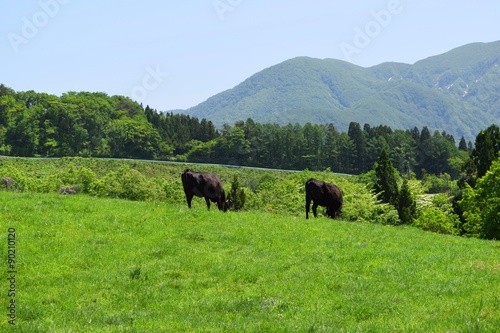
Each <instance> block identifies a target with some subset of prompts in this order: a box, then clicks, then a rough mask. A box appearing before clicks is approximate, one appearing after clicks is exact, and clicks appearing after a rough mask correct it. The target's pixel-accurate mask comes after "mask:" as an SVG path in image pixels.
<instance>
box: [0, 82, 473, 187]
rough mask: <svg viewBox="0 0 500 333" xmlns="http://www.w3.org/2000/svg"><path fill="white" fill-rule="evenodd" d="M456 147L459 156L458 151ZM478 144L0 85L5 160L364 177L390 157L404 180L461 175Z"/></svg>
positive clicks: (441, 135)
mask: <svg viewBox="0 0 500 333" xmlns="http://www.w3.org/2000/svg"><path fill="white" fill-rule="evenodd" d="M457 143H458V146H457ZM472 148H473V145H472V143H470V142H469V143H466V142H465V140H464V139H463V138H461V140H460V141H459V142H457V141H456V140H455V138H454V137H453V136H451V135H449V134H447V133H446V132H437V131H436V132H434V133H431V132H430V131H429V130H428V128H427V127H424V128H422V129H419V128H416V127H415V128H413V129H408V130H400V129H396V130H393V129H391V128H390V127H388V126H376V127H371V126H369V125H367V124H365V125H364V126H361V125H360V124H359V123H355V122H352V123H350V125H349V130H348V132H347V133H346V132H340V131H339V130H337V129H336V127H335V124H325V125H318V124H310V123H307V124H305V125H299V124H288V125H277V124H259V123H255V122H254V121H252V119H247V120H246V121H238V122H236V123H235V124H233V125H228V124H226V125H224V126H223V128H222V129H217V128H216V127H215V126H214V124H213V123H212V122H211V121H208V120H206V119H202V120H199V119H198V118H195V117H191V116H188V115H183V114H171V113H167V114H164V113H159V112H157V111H156V110H153V109H151V108H150V107H148V106H146V107H145V108H144V107H143V106H141V105H139V104H137V103H136V102H134V101H132V100H130V99H129V98H127V97H123V96H108V95H106V94H105V93H89V92H78V93H77V92H68V93H65V94H63V95H62V96H60V97H58V96H54V95H49V94H45V93H37V92H34V91H27V92H16V91H14V90H12V89H10V88H8V87H6V86H4V85H0V154H3V155H10V156H43V157H57V156H84V157H118V158H137V159H161V160H177V161H187V162H207V163H221V164H236V165H245V166H257V167H269V168H279V169H297V170H302V169H306V168H307V169H310V170H325V169H330V170H332V171H334V172H340V173H349V174H360V173H364V172H367V171H369V170H371V169H373V166H374V163H375V162H376V161H377V159H378V157H379V155H380V153H381V151H382V150H386V151H387V152H388V153H389V156H390V158H391V159H392V161H393V163H394V166H395V167H396V168H397V169H398V170H399V172H400V173H401V174H408V175H411V174H415V175H416V176H417V177H420V176H422V175H424V174H425V173H428V174H436V175H439V174H445V173H446V174H449V175H450V176H451V177H452V178H457V177H458V176H459V175H460V172H461V168H462V165H463V164H464V162H465V161H466V160H467V158H468V156H469V153H470V152H471V151H472Z"/></svg>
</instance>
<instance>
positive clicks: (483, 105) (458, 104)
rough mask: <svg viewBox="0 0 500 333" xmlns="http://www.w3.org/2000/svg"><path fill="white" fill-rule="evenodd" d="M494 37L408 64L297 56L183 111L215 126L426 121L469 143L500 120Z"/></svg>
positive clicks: (498, 51)
mask: <svg viewBox="0 0 500 333" xmlns="http://www.w3.org/2000/svg"><path fill="white" fill-rule="evenodd" d="M499 65H500V41H497V42H491V43H472V44H467V45H464V46H461V47H458V48H455V49H452V50H450V51H448V52H446V53H443V54H441V55H435V56H431V57H428V58H426V59H422V60H419V61H417V62H415V63H414V64H404V63H397V62H386V63H382V64H379V65H375V66H371V67H361V66H357V65H354V64H351V63H348V62H345V61H342V60H337V59H317V58H311V57H304V56H301V57H296V58H292V59H288V60H285V61H283V62H281V63H279V64H276V65H273V66H271V67H268V68H266V69H263V70H262V71H259V72H257V73H255V74H254V75H252V76H250V77H249V78H247V79H246V80H244V81H243V82H241V83H240V84H238V85H236V86H235V87H234V88H232V89H228V90H225V91H223V92H221V93H218V94H216V95H214V96H212V97H210V98H208V99H207V100H206V101H204V102H202V103H200V104H198V105H196V106H194V107H191V108H189V109H187V110H184V111H183V113H187V114H189V115H191V116H196V117H199V118H207V119H208V120H211V121H212V122H213V123H214V124H216V125H217V126H221V125H223V124H224V123H229V124H232V123H234V122H235V121H238V120H246V119H247V118H252V119H253V120H254V121H256V122H263V123H278V124H281V125H283V124H287V123H300V124H305V123H307V122H310V123H333V124H334V125H335V127H337V128H338V129H340V130H344V131H345V130H347V128H348V125H349V123H350V122H358V123H361V124H364V123H368V124H370V125H375V126H376V125H388V126H391V127H392V128H394V129H396V128H397V129H399V128H402V129H407V128H413V127H415V126H417V127H419V128H421V127H423V126H427V127H428V128H429V129H430V130H439V131H446V132H447V133H450V134H453V135H454V136H455V137H456V138H457V139H458V138H459V137H460V136H464V137H465V138H466V139H468V140H472V139H473V138H474V137H475V136H476V135H477V133H478V132H479V131H480V130H482V129H484V128H486V127H487V126H489V125H490V124H492V123H496V124H498V123H499V118H500V98H499V92H500V66H499Z"/></svg>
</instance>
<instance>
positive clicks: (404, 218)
mask: <svg viewBox="0 0 500 333" xmlns="http://www.w3.org/2000/svg"><path fill="white" fill-rule="evenodd" d="M397 210H398V214H399V219H400V220H401V223H402V224H412V222H413V218H414V217H415V213H416V211H417V204H416V202H415V198H414V197H413V195H412V194H411V191H410V188H409V186H408V180H406V179H405V180H403V185H402V186H401V191H399V197H398V205H397Z"/></svg>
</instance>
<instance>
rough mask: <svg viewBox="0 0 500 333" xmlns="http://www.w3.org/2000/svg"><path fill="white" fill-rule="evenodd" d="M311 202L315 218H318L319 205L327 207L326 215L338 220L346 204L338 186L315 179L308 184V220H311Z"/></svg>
mask: <svg viewBox="0 0 500 333" xmlns="http://www.w3.org/2000/svg"><path fill="white" fill-rule="evenodd" d="M311 201H312V202H313V207H312V211H313V214H314V217H317V213H316V209H317V208H318V205H319V206H324V207H326V215H328V216H329V217H331V218H336V217H338V216H339V215H340V212H341V210H342V204H343V203H344V200H343V199H342V192H340V189H339V188H338V186H337V185H335V184H331V183H326V182H323V181H321V180H316V179H313V178H311V179H309V180H308V181H307V182H306V219H308V218H309V207H310V206H311Z"/></svg>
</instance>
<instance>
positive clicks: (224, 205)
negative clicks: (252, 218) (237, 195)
mask: <svg viewBox="0 0 500 333" xmlns="http://www.w3.org/2000/svg"><path fill="white" fill-rule="evenodd" d="M232 203H233V200H231V199H227V200H226V201H224V202H223V203H222V210H223V211H224V212H227V210H228V209H229V207H230V206H231V205H232Z"/></svg>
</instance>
